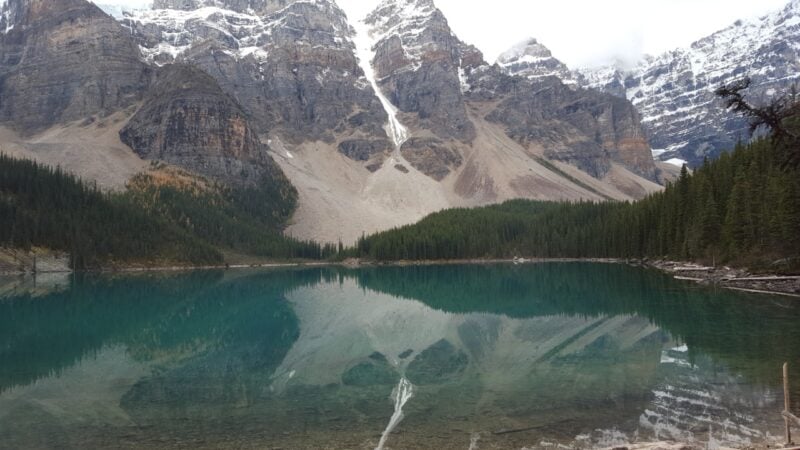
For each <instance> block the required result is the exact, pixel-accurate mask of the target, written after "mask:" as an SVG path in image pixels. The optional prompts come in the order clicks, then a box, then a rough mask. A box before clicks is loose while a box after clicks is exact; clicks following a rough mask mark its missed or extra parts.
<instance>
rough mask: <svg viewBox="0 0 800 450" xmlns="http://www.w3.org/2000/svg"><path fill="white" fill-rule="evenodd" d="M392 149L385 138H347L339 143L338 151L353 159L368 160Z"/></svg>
mask: <svg viewBox="0 0 800 450" xmlns="http://www.w3.org/2000/svg"><path fill="white" fill-rule="evenodd" d="M391 149H392V145H391V143H390V142H389V141H388V140H386V139H349V140H346V141H342V142H341V143H339V153H341V154H343V155H344V156H347V157H348V158H350V159H352V160H353V161H369V160H371V159H373V158H374V157H375V156H378V155H382V154H384V153H386V152H389V151H390V150H391Z"/></svg>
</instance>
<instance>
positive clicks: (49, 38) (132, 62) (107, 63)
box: [0, 0, 150, 133]
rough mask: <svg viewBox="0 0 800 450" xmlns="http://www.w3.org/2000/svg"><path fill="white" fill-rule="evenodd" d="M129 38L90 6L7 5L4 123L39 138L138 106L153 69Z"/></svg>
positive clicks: (1, 65) (0, 44)
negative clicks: (52, 129) (62, 125)
mask: <svg viewBox="0 0 800 450" xmlns="http://www.w3.org/2000/svg"><path fill="white" fill-rule="evenodd" d="M129 35H130V32H129V31H128V30H126V29H124V28H123V27H122V26H120V24H119V23H117V22H116V21H115V20H114V19H112V18H111V17H109V16H107V15H106V14H105V13H103V12H102V11H101V10H100V9H99V8H98V7H96V6H95V5H94V4H92V3H89V2H87V1H85V0H8V2H7V3H6V4H5V5H4V6H3V7H2V10H1V11H0V122H4V123H7V124H10V125H11V126H13V127H14V128H17V129H18V130H19V131H21V132H22V133H34V132H36V131H40V130H43V129H45V128H48V127H50V126H52V125H53V124H56V123H64V122H69V121H76V120H83V119H86V118H87V117H90V116H93V115H105V114H108V113H111V112H113V111H116V110H119V109H122V108H125V107H128V106H130V105H132V104H134V103H135V102H137V101H139V100H140V99H141V98H142V94H143V93H144V91H145V90H146V87H147V85H148V83H149V79H150V70H149V69H148V67H147V66H146V65H145V64H144V63H142V61H141V60H140V54H139V49H138V48H137V46H136V44H135V43H134V42H133V40H132V39H130V37H129Z"/></svg>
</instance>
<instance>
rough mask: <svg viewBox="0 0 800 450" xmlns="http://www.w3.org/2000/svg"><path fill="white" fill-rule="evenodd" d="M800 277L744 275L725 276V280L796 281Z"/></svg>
mask: <svg viewBox="0 0 800 450" xmlns="http://www.w3.org/2000/svg"><path fill="white" fill-rule="evenodd" d="M795 280H800V277H744V278H725V281H795Z"/></svg>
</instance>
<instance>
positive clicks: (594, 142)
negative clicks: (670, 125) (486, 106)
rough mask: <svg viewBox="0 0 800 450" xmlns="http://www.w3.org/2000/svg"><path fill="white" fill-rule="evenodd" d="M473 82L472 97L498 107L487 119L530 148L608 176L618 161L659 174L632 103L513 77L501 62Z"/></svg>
mask: <svg viewBox="0 0 800 450" xmlns="http://www.w3.org/2000/svg"><path fill="white" fill-rule="evenodd" d="M469 80H470V85H471V86H472V89H471V92H470V99H472V100H475V101H480V102H491V103H494V104H496V105H497V107H496V108H495V109H494V110H493V111H492V112H491V113H489V115H488V116H487V117H486V118H487V119H488V120H490V121H492V122H497V123H501V124H503V125H504V126H505V127H506V130H507V132H508V133H509V135H510V136H511V137H512V138H514V139H515V140H517V141H519V142H520V143H521V144H523V145H525V146H526V147H530V146H538V147H541V148H543V149H544V156H545V157H546V158H548V159H553V160H558V161H563V162H566V163H568V164H571V165H574V166H576V167H578V168H580V169H581V170H583V171H585V172H587V173H589V174H590V175H592V176H593V177H596V178H602V177H603V176H605V175H606V174H607V173H608V171H609V169H610V168H611V163H612V162H618V163H620V164H622V165H624V166H625V167H627V168H629V169H630V170H632V171H633V172H635V173H637V174H639V175H641V176H643V177H645V178H648V179H655V178H656V175H657V174H656V168H655V165H654V163H653V159H652V157H651V156H650V147H649V145H648V143H647V139H646V138H645V135H644V132H643V131H642V128H641V125H640V122H639V115H638V113H637V112H636V110H635V109H634V108H633V106H632V105H631V104H630V103H628V102H627V101H625V100H623V99H620V98H617V97H613V96H611V95H607V94H601V93H598V92H595V91H591V90H585V89H574V88H570V87H569V86H567V85H565V84H564V83H562V82H561V81H560V80H558V79H557V78H555V77H533V78H521V77H516V76H509V75H506V74H505V73H504V72H503V71H502V70H501V69H500V68H498V66H493V67H488V66H485V67H483V68H481V69H479V70H476V71H475V72H474V73H473V74H472V75H471V77H470V79H469Z"/></svg>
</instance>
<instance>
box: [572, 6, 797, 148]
mask: <svg viewBox="0 0 800 450" xmlns="http://www.w3.org/2000/svg"><path fill="white" fill-rule="evenodd" d="M577 72H578V73H579V75H580V77H581V78H582V84H583V86H585V87H590V88H595V89H600V90H603V91H605V92H608V93H610V94H613V95H617V96H621V97H626V98H628V99H630V100H631V101H632V102H633V103H634V105H636V107H637V109H638V110H639V112H640V113H641V114H642V116H643V122H644V124H645V126H646V128H647V129H648V131H649V133H650V135H651V142H652V144H653V146H654V147H656V148H663V149H667V151H666V152H665V153H664V154H663V155H662V156H661V158H662V160H664V161H667V160H669V159H671V158H681V159H686V160H688V161H689V162H690V163H691V164H698V163H700V162H701V161H702V160H703V158H704V157H706V156H710V157H715V156H717V155H718V154H719V153H720V152H721V151H725V150H727V149H729V148H731V147H732V146H733V145H734V144H735V142H736V140H738V139H747V138H748V137H749V135H748V133H747V124H746V121H745V120H743V119H741V118H738V117H735V116H733V115H732V114H731V113H728V112H727V111H725V110H724V108H723V105H722V103H721V101H720V100H719V99H717V98H716V96H715V95H714V91H715V90H716V89H717V88H718V87H719V86H721V85H723V84H727V83H730V82H732V81H735V80H737V79H740V78H742V77H744V76H749V77H751V78H752V81H753V85H752V87H751V89H750V92H749V95H750V98H751V99H752V100H754V101H756V102H763V101H766V100H767V99H768V98H769V97H770V96H772V95H775V93H776V92H780V91H783V90H785V89H786V88H787V87H788V86H789V85H790V84H791V83H794V82H797V81H798V80H800V2H798V1H797V0H795V1H792V2H790V3H789V4H788V5H787V6H786V7H785V8H783V9H782V10H780V11H777V12H775V13H773V14H769V15H766V16H763V17H760V18H757V19H751V20H740V21H737V22H735V23H734V24H732V25H731V26H730V27H728V28H726V29H724V30H721V31H719V32H716V33H714V34H712V35H710V36H708V37H705V38H703V39H700V40H698V41H696V42H695V43H693V44H692V45H691V46H690V47H688V48H682V49H676V50H673V51H670V52H666V53H664V54H662V55H659V56H656V57H648V58H645V59H644V60H643V61H642V62H641V63H639V64H638V65H637V66H636V67H634V68H633V69H631V70H623V69H619V68H617V67H614V66H608V67H602V68H598V69H582V70H578V71H577Z"/></svg>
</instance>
